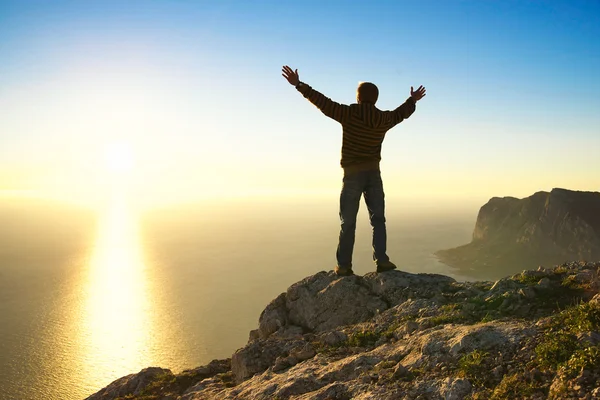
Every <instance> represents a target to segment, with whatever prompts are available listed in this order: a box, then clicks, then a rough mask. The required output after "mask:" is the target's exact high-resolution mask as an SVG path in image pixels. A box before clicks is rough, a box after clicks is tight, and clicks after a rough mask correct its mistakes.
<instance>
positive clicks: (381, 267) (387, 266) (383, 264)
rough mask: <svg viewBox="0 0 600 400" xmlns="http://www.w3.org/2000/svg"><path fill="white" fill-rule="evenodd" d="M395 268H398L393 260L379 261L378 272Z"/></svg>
mask: <svg viewBox="0 0 600 400" xmlns="http://www.w3.org/2000/svg"><path fill="white" fill-rule="evenodd" d="M393 269H396V264H394V263H393V262H391V261H385V262H381V263H377V272H385V271H391V270H393Z"/></svg>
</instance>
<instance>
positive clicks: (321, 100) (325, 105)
mask: <svg viewBox="0 0 600 400" xmlns="http://www.w3.org/2000/svg"><path fill="white" fill-rule="evenodd" d="M282 72H283V73H282V74H281V75H283V77H284V78H285V79H287V81H288V82H289V83H290V85H293V86H295V87H296V89H298V91H299V92H300V93H302V95H303V96H304V97H306V98H307V99H308V100H309V101H310V102H311V103H313V104H314V105H315V106H317V108H318V109H319V110H321V112H322V113H323V114H325V115H327V116H328V117H329V118H333V119H335V120H336V121H338V122H339V123H343V122H344V121H345V120H346V119H347V118H348V115H350V107H348V106H347V105H345V104H340V103H336V102H335V101H333V100H331V99H330V98H329V97H327V96H325V95H323V94H322V93H319V92H318V91H316V90H314V89H313V88H312V87H310V86H309V85H307V84H306V83H304V82H300V76H299V75H298V70H295V71H294V70H293V69H291V68H290V67H288V66H287V65H286V66H284V67H283V69H282Z"/></svg>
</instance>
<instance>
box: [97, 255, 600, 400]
mask: <svg viewBox="0 0 600 400" xmlns="http://www.w3.org/2000/svg"><path fill="white" fill-rule="evenodd" d="M599 275H600V262H595V263H590V262H573V263H567V264H563V265H560V266H557V267H555V268H551V269H546V268H542V267H540V268H538V269H537V270H531V271H523V272H522V273H520V274H517V275H514V276H512V277H507V278H503V279H501V280H499V281H497V282H456V281H455V280H454V279H452V278H449V277H447V276H443V275H432V274H409V273H406V272H401V271H390V272H385V273H381V274H376V273H369V274H367V275H365V276H362V277H361V276H351V277H338V276H336V275H335V274H334V273H332V272H329V273H327V272H320V273H318V274H316V275H313V276H310V277H308V278H306V279H304V280H302V281H300V282H298V283H296V284H294V285H292V286H291V287H290V288H289V289H288V290H287V291H286V292H285V293H282V294H281V295H280V296H279V297H277V298H276V299H275V300H273V301H272V302H271V303H270V304H269V305H268V306H267V307H266V308H265V310H264V311H263V312H262V314H261V316H260V319H259V327H258V329H257V330H255V331H252V332H250V339H249V342H248V344H247V345H246V346H245V347H243V348H241V349H239V350H238V351H236V352H235V353H234V354H233V355H232V357H231V358H230V359H226V360H215V361H212V362H211V363H210V364H208V365H205V366H202V367H199V368H195V369H192V370H187V371H183V372H182V373H180V374H173V373H172V372H171V371H169V370H167V369H162V368H147V369H144V370H142V371H141V372H139V373H137V374H133V375H129V376H126V377H123V378H120V379H118V380H116V381H115V382H113V383H111V384H110V385H109V386H107V387H106V388H104V389H102V390H101V391H99V392H98V393H96V394H94V395H92V396H90V397H89V398H88V399H89V400H99V399H103V400H105V399H111V400H112V399H123V400H124V399H140V400H141V399H143V400H159V399H160V400H176V399H177V400H200V399H203V400H204V399H207V400H208V399H219V400H223V399H297V400H300V399H303V400H304V399H315V400H326V399H338V400H342V399H344V400H346V399H347V400H349V399H448V400H450V399H600V294H599V292H600V277H599Z"/></svg>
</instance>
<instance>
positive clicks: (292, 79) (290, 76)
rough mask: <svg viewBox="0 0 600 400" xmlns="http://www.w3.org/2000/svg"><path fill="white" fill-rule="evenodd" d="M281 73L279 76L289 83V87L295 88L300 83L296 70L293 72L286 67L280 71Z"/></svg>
mask: <svg viewBox="0 0 600 400" xmlns="http://www.w3.org/2000/svg"><path fill="white" fill-rule="evenodd" d="M281 72H283V74H281V75H282V76H283V77H284V78H285V79H287V81H288V82H289V83H290V85H293V86H296V85H298V82H300V76H299V75H298V70H296V71H294V70H292V69H291V68H290V67H288V66H287V65H286V66H284V67H283V68H282V69H281Z"/></svg>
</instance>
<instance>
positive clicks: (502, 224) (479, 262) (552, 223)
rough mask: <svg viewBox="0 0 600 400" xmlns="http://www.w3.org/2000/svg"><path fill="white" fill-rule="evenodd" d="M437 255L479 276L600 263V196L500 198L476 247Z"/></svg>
mask: <svg viewBox="0 0 600 400" xmlns="http://www.w3.org/2000/svg"><path fill="white" fill-rule="evenodd" d="M436 255H437V256H438V258H439V259H440V261H442V262H444V263H445V264H448V265H450V266H452V267H456V268H459V269H461V270H469V271H471V272H474V274H475V275H477V274H478V273H481V272H484V271H485V272H489V271H493V270H494V269H497V270H498V271H501V272H502V273H513V272H516V271H520V270H522V269H523V268H526V267H529V266H531V265H555V264H559V263H562V262H565V261H568V260H597V259H600V193H598V192H576V191H570V190H565V189H553V190H552V191H551V192H549V193H548V192H538V193H535V194H533V195H532V196H530V197H527V198H524V199H516V198H514V197H503V198H499V197H494V198H492V199H490V201H488V203H487V204H485V205H484V206H483V207H481V209H480V210H479V214H478V216H477V222H476V224H475V229H474V230H473V239H472V241H471V243H469V244H467V245H464V246H460V247H457V248H454V249H448V250H441V251H438V252H437V253H436ZM511 268H512V270H511Z"/></svg>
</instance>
